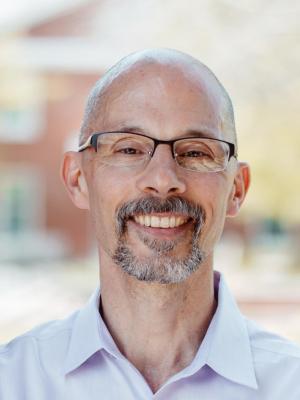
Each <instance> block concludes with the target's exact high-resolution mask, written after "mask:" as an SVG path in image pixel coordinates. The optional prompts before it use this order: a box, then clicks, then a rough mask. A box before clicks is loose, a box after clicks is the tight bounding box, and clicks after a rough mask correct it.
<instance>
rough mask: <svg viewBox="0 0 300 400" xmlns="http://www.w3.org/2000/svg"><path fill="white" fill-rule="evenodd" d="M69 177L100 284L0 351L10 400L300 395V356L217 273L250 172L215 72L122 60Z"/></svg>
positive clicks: (90, 119) (93, 108) (185, 59)
mask: <svg viewBox="0 0 300 400" xmlns="http://www.w3.org/2000/svg"><path fill="white" fill-rule="evenodd" d="M62 177H63V181H64V183H65V186H66V188H67V191H68V193H69V195H70V197H71V199H72V201H73V202H74V203H75V205H76V206H77V207H79V208H83V209H88V210H89V212H90V215H91V218H92V221H93V224H94V229H95V234H96V239H97V244H98V250H99V262H100V284H101V290H100V292H99V291H97V292H96V293H95V294H94V296H93V297H92V299H91V300H90V302H89V304H88V305H87V306H86V307H85V308H83V310H81V311H78V312H76V313H75V314H73V315H72V316H71V317H69V318H68V319H66V320H64V321H59V322H51V323H48V324H46V325H44V326H42V327H39V328H36V329H35V330H33V331H31V332H29V333H27V334H25V335H23V336H21V337H19V338H17V339H16V340H15V341H13V342H11V343H10V344H8V345H7V346H5V347H3V348H2V350H1V352H0V397H1V399H5V400H10V399H30V400H42V399H51V400H53V399H72V400H74V399H80V400H82V399H91V400H93V399H122V400H123V399H138V400H140V399H172V400H173V399H206V400H209V399H218V400H219V399H222V400H226V399H229V400H234V399H237V400H241V399H243V400H244V399H245V400H248V399H249V400H250V399H251V400H255V399H270V400H282V399H284V398H288V399H289V400H296V399H300V385H299V384H298V378H299V377H300V351H299V349H298V348H297V347H296V346H295V345H293V344H291V343H289V342H288V341H286V340H284V339H282V338H279V337H277V336H275V335H273V334H270V333H267V332H265V331H263V330H261V329H260V328H258V327H257V326H256V325H255V324H254V323H252V322H250V321H248V320H246V319H245V318H243V317H242V316H241V314H240V313H239V311H238V309H237V306H236V304H235V302H234V300H233V298H232V297H231V295H230V293H229V291H228V289H227V287H226V284H225V282H224V278H223V277H222V276H220V274H219V273H217V272H215V273H214V272H213V253H214V248H215V246H216V243H217V241H218V239H219V237H220V235H221V233H222V230H223V226H224V221H225V219H226V218H227V217H233V216H235V215H236V214H237V212H238V210H239V208H240V206H241V204H242V203H243V200H244V198H245V195H246V192H247V189H248V186H249V168H248V165H247V164H245V163H242V162H239V161H238V159H237V143H236V134H235V126H234V117H233V110H232V105H231V101H230V99H229V97H228V95H227V93H226V91H225V89H224V88H223V87H222V86H221V84H220V83H219V82H218V80H217V79H216V78H215V76H214V75H213V74H212V72H211V71H210V70H209V69H208V68H207V67H205V66H204V65H203V64H201V63H200V62H199V61H197V60H195V59H194V58H193V57H191V56H188V55H186V54H183V53H180V52H178V51H175V50H166V49H163V50H162V49H160V50H147V51H142V52H138V53H135V54H132V55H130V56H128V57H126V58H125V59H123V60H121V61H120V62H119V63H118V64H116V65H115V66H114V67H113V68H112V69H110V70H109V71H108V72H107V73H106V74H105V75H104V77H103V78H102V79H100V81H99V82H97V83H96V85H95V87H94V88H93V90H92V92H91V94H90V97H89V100H88V103H87V107H86V112H85V116H84V120H83V124H82V129H81V135H80V146H79V151H78V152H68V153H66V154H65V157H64V162H63V166H62ZM100 293H101V294H100Z"/></svg>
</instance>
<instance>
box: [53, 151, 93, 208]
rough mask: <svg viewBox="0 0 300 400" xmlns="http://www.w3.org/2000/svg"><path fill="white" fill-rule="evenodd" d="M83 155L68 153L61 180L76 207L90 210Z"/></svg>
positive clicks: (62, 168)
mask: <svg viewBox="0 0 300 400" xmlns="http://www.w3.org/2000/svg"><path fill="white" fill-rule="evenodd" d="M80 156H81V154H80V153H78V152H75V151H68V152H66V153H65V154H64V158H63V162H62V165H61V171H60V172H61V178H62V180H63V183H64V185H65V188H66V189H67V192H68V194H69V196H70V198H71V200H72V201H73V203H74V204H75V206H76V207H78V208H82V209H86V210H88V209H89V193H88V187H87V183H86V180H85V176H84V174H83V171H82V166H81V159H80Z"/></svg>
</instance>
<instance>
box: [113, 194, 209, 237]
mask: <svg viewBox="0 0 300 400" xmlns="http://www.w3.org/2000/svg"><path fill="white" fill-rule="evenodd" d="M166 212H172V213H179V214H182V215H185V216H186V217H188V218H191V219H193V220H194V221H195V225H196V227H197V229H196V230H197V231H199V230H200V229H201V227H202V225H203V224H204V222H205V219H206V214H205V210H204V209H203V207H201V206H200V205H199V204H195V203H194V202H192V201H190V200H186V199H184V198H182V197H179V196H173V197H169V198H167V199H160V198H158V197H145V198H142V199H138V200H132V201H129V202H127V203H124V204H123V205H122V206H121V207H119V209H118V210H117V213H116V229H117V234H118V236H119V237H120V236H121V235H122V234H123V233H124V232H125V228H126V222H127V221H128V220H129V219H130V218H132V217H133V216H134V215H137V214H139V215H143V214H150V213H166Z"/></svg>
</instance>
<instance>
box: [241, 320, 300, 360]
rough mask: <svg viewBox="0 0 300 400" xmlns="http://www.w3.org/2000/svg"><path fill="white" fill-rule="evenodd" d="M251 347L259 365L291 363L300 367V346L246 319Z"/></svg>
mask: <svg viewBox="0 0 300 400" xmlns="http://www.w3.org/2000/svg"><path fill="white" fill-rule="evenodd" d="M246 323H247V328H248V332H249V339H250V346H251V350H252V354H253V357H254V361H256V362H257V363H278V362H280V361H281V360H285V361H289V362H291V363H292V364H295V365H298V366H299V367H300V346H299V345H298V344H296V343H294V342H292V341H290V340H288V339H286V338H284V337H282V336H280V335H277V334H275V333H272V332H270V331H268V330H265V329H264V328H262V327H261V326H259V325H258V324H257V323H255V322H253V321H251V320H248V319H247V318H246Z"/></svg>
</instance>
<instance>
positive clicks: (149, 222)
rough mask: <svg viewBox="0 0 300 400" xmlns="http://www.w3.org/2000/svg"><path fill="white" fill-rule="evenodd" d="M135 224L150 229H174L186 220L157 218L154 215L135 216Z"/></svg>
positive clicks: (182, 218) (181, 218) (172, 217)
mask: <svg viewBox="0 0 300 400" xmlns="http://www.w3.org/2000/svg"><path fill="white" fill-rule="evenodd" d="M134 220H135V222H137V223H138V224H140V225H144V226H151V227H152V228H175V227H177V226H180V225H182V224H184V223H185V222H186V221H187V218H184V217H175V216H171V217H158V216H156V215H137V216H135V217H134Z"/></svg>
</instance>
